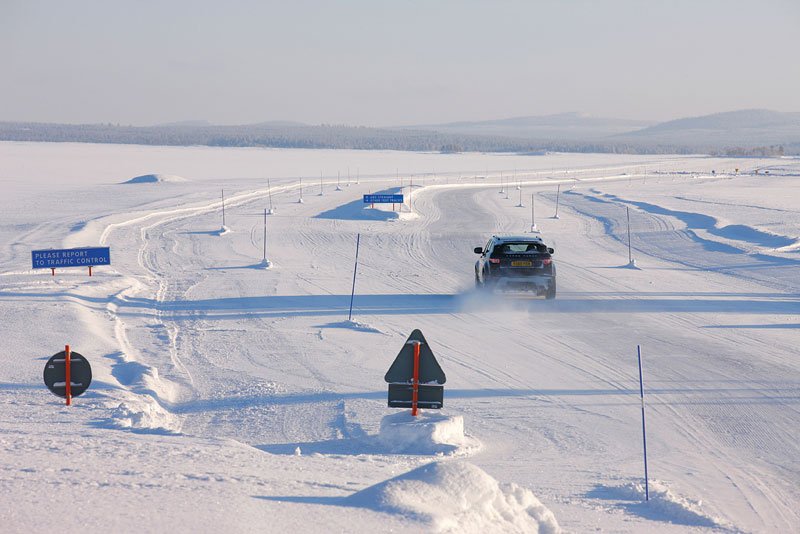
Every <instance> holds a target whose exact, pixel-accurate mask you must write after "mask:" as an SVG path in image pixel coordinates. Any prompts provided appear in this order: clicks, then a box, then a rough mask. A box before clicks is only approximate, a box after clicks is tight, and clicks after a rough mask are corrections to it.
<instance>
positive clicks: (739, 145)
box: [0, 110, 800, 156]
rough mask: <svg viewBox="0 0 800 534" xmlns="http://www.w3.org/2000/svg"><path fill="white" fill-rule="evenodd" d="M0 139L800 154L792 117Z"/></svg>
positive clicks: (28, 134)
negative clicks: (654, 122)
mask: <svg viewBox="0 0 800 534" xmlns="http://www.w3.org/2000/svg"><path fill="white" fill-rule="evenodd" d="M0 141H39V142H82V143H124V144H138V145H171V146H187V145H207V146H234V147H275V148H331V149H360V150H409V151H441V152H521V153H544V152H546V151H551V152H614V153H628V154H715V155H733V156H776V155H782V154H787V155H788V154H794V155H800V113H782V112H777V111H768V110H743V111H732V112H727V113H716V114H713V115H706V116H703V117H690V118H685V119H678V120H674V121H668V122H663V123H660V124H652V123H651V122H648V121H632V120H625V119H608V118H598V117H591V116H588V115H583V114H580V113H562V114H557V115H546V116H541V117H516V118H509V119H499V120H492V121H477V122H454V123H448V124H439V125H436V124H432V125H423V126H413V127H392V128H368V127H363V126H346V125H325V124H323V125H308V124H303V123H298V122H291V121H269V122H261V123H257V124H245V125H239V126H221V125H214V124H211V123H208V122H207V121H185V122H179V123H171V124H162V125H158V126H120V125H113V124H44V123H20V122H0Z"/></svg>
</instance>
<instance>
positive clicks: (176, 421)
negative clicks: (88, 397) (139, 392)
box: [110, 397, 181, 434]
mask: <svg viewBox="0 0 800 534" xmlns="http://www.w3.org/2000/svg"><path fill="white" fill-rule="evenodd" d="M145 399H146V400H145ZM110 426H111V427H113V428H123V429H129V430H134V431H137V430H138V431H143V432H163V433H170V434H173V433H178V432H180V430H181V420H180V418H179V417H177V416H175V415H173V414H171V413H169V412H168V411H166V410H165V409H164V408H162V407H161V406H160V405H159V404H158V403H157V402H156V401H155V400H154V399H152V398H148V397H144V398H142V400H141V402H122V403H120V404H119V406H117V407H116V408H115V409H114V410H112V412H111V420H110Z"/></svg>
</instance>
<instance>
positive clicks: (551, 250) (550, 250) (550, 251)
mask: <svg viewBox="0 0 800 534" xmlns="http://www.w3.org/2000/svg"><path fill="white" fill-rule="evenodd" d="M547 252H549V253H550V254H555V252H556V251H555V250H553V249H552V248H549V247H548V248H547Z"/></svg>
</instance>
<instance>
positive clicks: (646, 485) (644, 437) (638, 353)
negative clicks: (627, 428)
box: [636, 345, 650, 501]
mask: <svg viewBox="0 0 800 534" xmlns="http://www.w3.org/2000/svg"><path fill="white" fill-rule="evenodd" d="M636 357H637V359H638V361H639V395H640V396H641V399H642V445H643V446H644V499H645V500H646V501H649V500H650V488H649V483H648V477H647V432H646V428H645V422H644V381H643V380H642V348H641V347H640V346H639V345H636Z"/></svg>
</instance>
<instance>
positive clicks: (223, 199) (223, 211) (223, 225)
mask: <svg viewBox="0 0 800 534" xmlns="http://www.w3.org/2000/svg"><path fill="white" fill-rule="evenodd" d="M222 227H223V228H225V190H224V189H223V190H222Z"/></svg>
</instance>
